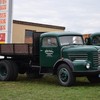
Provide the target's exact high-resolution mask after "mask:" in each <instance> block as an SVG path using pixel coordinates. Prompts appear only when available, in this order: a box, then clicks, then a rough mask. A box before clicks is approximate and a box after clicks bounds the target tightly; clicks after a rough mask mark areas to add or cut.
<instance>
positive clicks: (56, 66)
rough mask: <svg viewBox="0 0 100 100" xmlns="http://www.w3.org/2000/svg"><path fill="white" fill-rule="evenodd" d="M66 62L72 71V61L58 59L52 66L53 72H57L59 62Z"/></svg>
mask: <svg viewBox="0 0 100 100" xmlns="http://www.w3.org/2000/svg"><path fill="white" fill-rule="evenodd" d="M63 63H65V64H67V65H68V66H69V68H70V69H71V70H72V71H74V65H73V63H72V61H70V60H69V59H59V60H58V61H57V62H56V63H55V64H54V66H53V74H54V75H55V74H57V69H58V67H59V65H60V64H63Z"/></svg>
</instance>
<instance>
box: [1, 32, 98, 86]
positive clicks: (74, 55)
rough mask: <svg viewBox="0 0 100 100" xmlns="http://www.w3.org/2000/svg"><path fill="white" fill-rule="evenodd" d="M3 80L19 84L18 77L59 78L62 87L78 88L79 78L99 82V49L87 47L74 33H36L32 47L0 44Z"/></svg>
mask: <svg viewBox="0 0 100 100" xmlns="http://www.w3.org/2000/svg"><path fill="white" fill-rule="evenodd" d="M0 55H1V56H4V58H1V59H0V80H1V81H13V80H16V78H17V76H18V73H21V74H24V73H26V74H27V76H28V77H29V78H40V77H42V76H43V75H44V74H45V73H52V74H53V75H57V77H58V82H59V84H60V85H62V86H72V85H74V84H75V79H76V77H77V76H86V77H87V78H88V80H89V81H90V82H100V78H99V74H100V47H99V46H86V45H84V42H83V37H82V35H81V34H79V33H75V32H50V33H43V34H40V33H36V34H35V33H34V34H33V43H32V44H0Z"/></svg>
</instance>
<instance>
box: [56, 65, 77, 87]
mask: <svg viewBox="0 0 100 100" xmlns="http://www.w3.org/2000/svg"><path fill="white" fill-rule="evenodd" d="M57 76H58V81H59V83H60V85H62V86H72V85H73V84H74V83H75V77H74V75H73V73H72V71H71V69H70V68H69V66H68V65H66V64H61V65H60V66H59V67H58V70H57Z"/></svg>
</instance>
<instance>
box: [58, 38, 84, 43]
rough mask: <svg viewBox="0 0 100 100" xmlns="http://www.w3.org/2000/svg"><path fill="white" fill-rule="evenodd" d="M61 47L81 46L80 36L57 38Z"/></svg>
mask: <svg viewBox="0 0 100 100" xmlns="http://www.w3.org/2000/svg"><path fill="white" fill-rule="evenodd" d="M59 40H60V44H61V45H69V44H72V45H73V44H75V45H83V39H82V37H81V36H61V37H59Z"/></svg>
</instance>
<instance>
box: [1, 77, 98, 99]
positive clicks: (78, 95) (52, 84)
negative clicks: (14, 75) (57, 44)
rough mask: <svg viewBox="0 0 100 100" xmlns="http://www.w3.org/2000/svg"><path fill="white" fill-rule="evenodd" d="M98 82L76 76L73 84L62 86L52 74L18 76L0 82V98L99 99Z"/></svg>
mask: <svg viewBox="0 0 100 100" xmlns="http://www.w3.org/2000/svg"><path fill="white" fill-rule="evenodd" d="M99 98H100V84H90V83H89V82H88V80H87V79H86V78H77V82H76V85H75V86H72V87H62V86H60V85H59V84H58V82H57V79H56V78H55V77H54V76H45V77H43V78H42V79H33V80H28V79H27V78H26V77H24V76H20V77H19V78H18V79H17V81H16V82H0V100H99Z"/></svg>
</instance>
